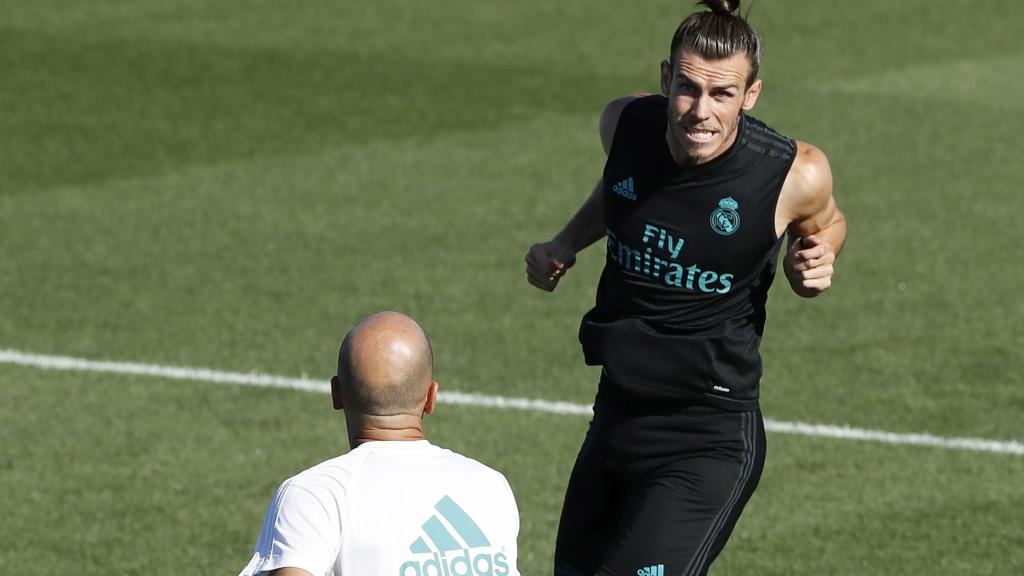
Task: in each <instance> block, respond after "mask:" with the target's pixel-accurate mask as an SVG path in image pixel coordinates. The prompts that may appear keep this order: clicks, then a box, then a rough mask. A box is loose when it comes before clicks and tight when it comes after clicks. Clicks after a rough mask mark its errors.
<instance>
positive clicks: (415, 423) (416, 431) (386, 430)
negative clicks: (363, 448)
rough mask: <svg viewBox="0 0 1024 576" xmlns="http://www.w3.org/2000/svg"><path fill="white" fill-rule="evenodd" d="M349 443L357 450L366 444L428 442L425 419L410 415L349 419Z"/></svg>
mask: <svg viewBox="0 0 1024 576" xmlns="http://www.w3.org/2000/svg"><path fill="white" fill-rule="evenodd" d="M346 424H347V426H348V443H349V446H351V447H352V448H355V447H357V446H359V445H360V444H363V443H365V442H411V441H415V440H426V436H425V435H424V433H423V419H422V418H416V417H414V416H409V415H397V416H361V417H357V418H352V417H349V419H348V421H347V423H346Z"/></svg>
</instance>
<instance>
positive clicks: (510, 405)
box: [0, 349, 1024, 455]
mask: <svg viewBox="0 0 1024 576" xmlns="http://www.w3.org/2000/svg"><path fill="white" fill-rule="evenodd" d="M0 364H12V365H16V366H26V367H32V368H40V369H43V370H65V371H79V372H99V373H106V374H127V375H133V376H152V377H155V378H164V379H171V380H189V381H195V382H213V383H217V384H237V385H242V386H256V387H261V388H286V389H290V390H303V391H307V392H328V391H330V384H329V383H328V382H327V381H325V380H313V379H310V378H289V377H285V376H274V375H271V374H261V373H258V372H225V371H221V370H211V369H208V368H192V367H186V366H163V365H159V364H142V363H138V362H113V361H101V360H88V359H85V358H74V357H70V356H51V355H46V354H32V353H28V352H20V351H18V350H10V349H0ZM438 401H439V402H442V403H445V404H456V405H461V406H476V407H483V408H498V409H504V410H524V411H528V412H547V413H551V414H562V415H578V416H590V415H591V414H593V411H592V410H591V406H590V405H589V404H577V403H573V402H561V401H552V400H541V399H537V398H510V397H506V396H496V395H491V394H480V393H477V392H457V391H451V392H442V393H440V394H438ZM764 424H765V430H767V431H768V432H773V433H779V434H796V435H800V436H813V437H820V438H835V439H843V440H861V441H866V442H880V443H884V444H903V445H911V446H930V447H933V448H943V449H947V450H968V451H973V452H992V453H997V454H1015V455H1024V443H1022V442H1017V441H1013V440H1011V441H1004V440H990V439H986V438H957V437H948V436H937V435H933V434H924V433H922V434H907V433H897V432H886V431H883V430H867V429H863V428H853V427H850V426H838V425H829V424H809V423H806V422H787V421H781V420H770V419H767V418H766V419H765V421H764Z"/></svg>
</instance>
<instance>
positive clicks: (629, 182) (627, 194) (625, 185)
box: [612, 176, 636, 202]
mask: <svg viewBox="0 0 1024 576" xmlns="http://www.w3.org/2000/svg"><path fill="white" fill-rule="evenodd" d="M612 192H615V193H616V194H618V195H619V196H622V197H623V198H627V199H629V200H632V201H634V202H636V189H634V188H633V177H632V176H630V177H629V178H626V179H625V180H623V181H622V182H619V183H618V184H615V185H614V186H612Z"/></svg>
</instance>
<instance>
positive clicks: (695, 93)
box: [661, 51, 761, 164]
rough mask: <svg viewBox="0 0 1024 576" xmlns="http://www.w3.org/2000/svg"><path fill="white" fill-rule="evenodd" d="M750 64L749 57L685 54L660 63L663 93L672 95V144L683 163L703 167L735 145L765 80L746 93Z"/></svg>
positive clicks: (669, 141) (670, 135)
mask: <svg viewBox="0 0 1024 576" xmlns="http://www.w3.org/2000/svg"><path fill="white" fill-rule="evenodd" d="M750 71H751V69H750V61H749V60H748V59H747V56H746V55H745V54H734V55H733V56H731V57H729V58H725V59H722V60H705V59H704V58H701V57H700V56H698V55H697V54H694V53H692V52H689V51H683V52H682V53H681V54H680V55H679V57H678V58H676V61H675V64H674V65H673V64H672V63H671V62H669V61H664V62H662V63H661V91H662V93H663V94H665V95H666V96H668V131H667V133H666V135H665V137H666V139H667V140H668V144H669V149H670V150H671V151H672V157H673V158H675V160H676V162H678V163H680V164H703V163H704V162H708V161H709V160H711V159H713V158H715V157H717V156H718V155H720V154H722V153H723V152H725V151H726V150H727V149H728V148H729V146H731V145H732V143H733V142H734V141H735V140H736V128H737V126H738V125H739V118H740V112H741V111H743V110H750V109H751V108H753V107H754V103H755V102H757V96H758V94H760V92H761V81H760V80H756V81H754V83H753V84H751V86H750V87H749V88H747V77H748V76H749V75H750Z"/></svg>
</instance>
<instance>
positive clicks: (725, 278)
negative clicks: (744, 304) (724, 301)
mask: <svg viewBox="0 0 1024 576" xmlns="http://www.w3.org/2000/svg"><path fill="white" fill-rule="evenodd" d="M718 281H719V282H721V283H722V287H721V288H719V289H718V290H715V292H718V293H719V294H728V293H729V290H731V289H732V274H722V275H721V276H720V277H719V278H718Z"/></svg>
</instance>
